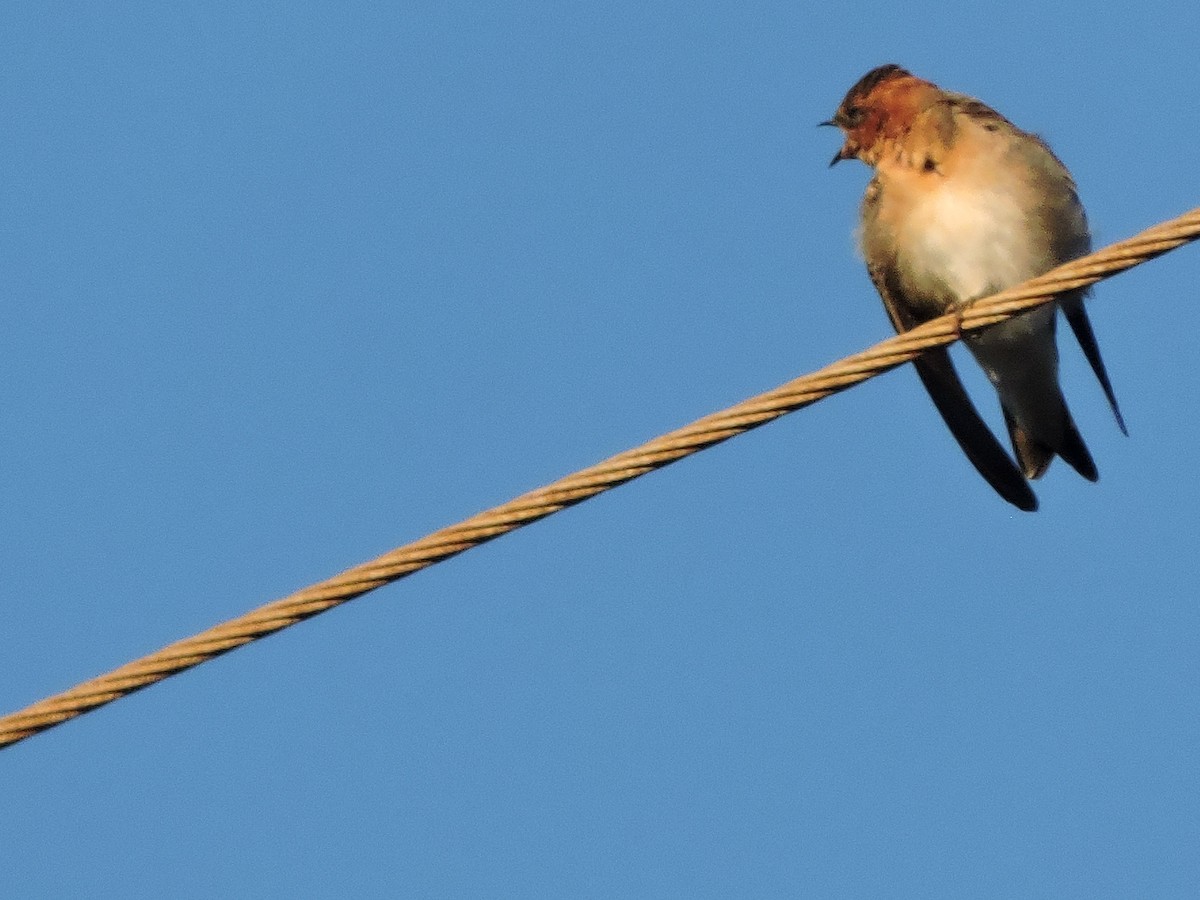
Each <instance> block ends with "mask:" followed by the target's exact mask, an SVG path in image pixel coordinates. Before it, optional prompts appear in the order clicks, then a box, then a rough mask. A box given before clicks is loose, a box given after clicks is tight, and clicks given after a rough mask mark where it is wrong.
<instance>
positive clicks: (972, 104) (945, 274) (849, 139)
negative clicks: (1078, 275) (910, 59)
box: [821, 65, 1128, 512]
mask: <svg viewBox="0 0 1200 900" xmlns="http://www.w3.org/2000/svg"><path fill="white" fill-rule="evenodd" d="M821 124H822V125H832V126H835V127H837V128H838V129H840V130H841V132H842V134H843V136H844V143H843V144H842V147H841V148H840V149H839V150H838V152H837V153H836V154H834V157H833V159H832V160H831V161H830V163H829V165H830V166H833V165H836V164H837V163H839V162H841V161H842V160H847V159H859V160H861V161H862V162H863V163H865V164H866V165H868V166H870V167H871V168H872V169H873V170H874V177H873V178H872V179H871V181H870V183H869V184H868V185H867V189H866V192H865V194H864V196H863V201H862V207H861V210H860V219H861V221H860V229H859V232H858V238H859V246H860V250H861V252H862V256H863V259H864V260H865V261H866V264H867V272H868V274H869V275H870V277H871V281H872V282H873V283H874V285H875V288H876V290H877V291H878V292H879V296H880V297H881V298H882V299H883V305H884V307H885V309H886V310H887V314H888V317H889V318H890V319H891V321H892V325H893V327H895V329H896V331H897V332H904V331H908V330H909V329H911V328H913V327H915V326H916V325H919V324H921V323H922V322H926V321H928V320H929V319H933V318H936V317H938V316H941V315H945V314H947V313H952V312H954V311H955V310H958V309H960V308H961V307H962V306H963V304H966V303H968V302H970V301H972V300H976V299H978V298H980V297H986V296H988V295H989V294H994V293H996V292H997V291H1000V290H1003V289H1004V288H1007V287H1011V286H1013V285H1016V284H1019V283H1020V282H1022V281H1025V280H1027V279H1029V278H1033V277H1034V276H1037V275H1041V274H1043V273H1044V272H1047V271H1049V270H1050V269H1052V268H1054V267H1055V266H1058V265H1061V264H1062V263H1065V262H1068V261H1069V260H1072V259H1075V258H1077V257H1079V256H1083V255H1085V254H1087V253H1089V252H1091V235H1090V233H1089V231H1088V224H1087V217H1086V215H1085V213H1084V210H1083V205H1082V203H1080V201H1079V195H1078V193H1077V191H1076V188H1075V182H1074V181H1073V180H1072V178H1071V174H1070V172H1068V171H1067V168H1066V166H1064V165H1063V164H1062V162H1060V161H1059V159H1058V157H1056V156H1055V155H1054V153H1053V152H1052V151H1051V150H1050V147H1049V146H1048V145H1047V144H1046V143H1045V141H1043V140H1042V139H1041V138H1039V137H1037V136H1036V135H1034V134H1030V133H1029V132H1026V131H1022V130H1021V129H1020V128H1018V127H1017V126H1015V125H1014V124H1013V123H1012V122H1010V121H1009V120H1008V119H1006V118H1004V116H1002V115H1000V113H998V112H996V111H995V110H994V109H992V108H991V107H989V106H986V105H985V104H983V103H981V102H980V101H978V100H975V99H973V98H971V97H968V96H966V95H964V94H956V93H951V92H949V91H944V90H942V89H941V88H939V87H938V86H937V85H935V84H933V83H931V82H929V81H924V80H923V79H920V78H917V77H916V76H914V75H912V74H910V73H909V72H907V71H905V70H904V69H902V68H901V67H900V66H897V65H886V66H880V67H879V68H876V69H872V70H871V71H870V72H868V73H867V74H866V75H864V76H863V77H862V78H861V79H859V81H858V82H857V83H856V84H855V85H854V86H853V87H852V88H850V91H849V93H847V94H846V97H845V99H844V100H842V102H841V105H840V106H839V107H838V109H837V112H836V113H835V114H834V116H833V118H832V119H830V120H829V121H828V122H822V123H821ZM1085 293H1086V292H1085V291H1083V290H1075V291H1070V292H1067V293H1065V294H1063V295H1062V296H1060V297H1059V298H1057V301H1056V304H1048V305H1046V306H1042V307H1039V308H1037V309H1034V310H1030V311H1029V312H1026V313H1022V314H1021V315H1019V316H1016V317H1014V318H1012V319H1009V320H1007V321H1005V322H1001V323H999V324H997V325H993V326H989V327H987V328H984V329H981V330H977V331H971V332H969V333H967V334H965V335H964V336H963V342H964V343H965V344H966V345H967V347H968V349H969V350H970V352H971V354H972V355H973V356H974V357H975V360H976V361H977V362H978V363H979V365H980V366H981V367H982V369H983V371H984V372H985V373H986V374H987V377H988V380H989V381H990V382H991V383H992V385H993V386H994V387H995V389H996V392H997V394H998V395H999V399H1000V407H1001V410H1002V412H1003V414H1004V423H1005V425H1006V426H1007V428H1008V434H1009V438H1010V441H1011V443H1012V448H1013V452H1014V454H1015V455H1016V462H1015V463H1014V462H1013V459H1012V457H1010V456H1009V455H1008V453H1007V452H1006V451H1005V449H1004V447H1003V446H1002V445H1001V444H1000V442H999V441H998V440H997V439H996V436H995V435H994V434H993V433H992V430H991V429H990V428H989V427H988V425H987V423H986V422H984V420H983V419H982V418H981V417H980V415H979V412H978V410H977V409H976V408H975V405H974V403H972V402H971V398H970V397H969V396H968V394H967V392H966V390H965V388H964V387H963V384H962V381H961V380H960V379H959V376H958V372H957V371H956V370H955V368H954V364H953V362H952V361H951V359H950V355H949V353H948V352H947V351H946V350H945V349H944V348H943V349H938V350H932V351H929V352H927V353H925V354H924V355H922V356H921V357H919V358H918V359H917V360H916V361H915V362H914V363H913V365H914V366H915V367H916V370H917V374H918V375H919V376H920V379H921V382H922V383H923V384H924V386H925V389H926V391H927V392H928V393H929V396H930V398H931V399H932V400H933V403H934V406H935V407H937V410H938V412H939V413H940V414H941V416H942V419H943V420H944V421H945V423H946V425H947V427H948V428H949V429H950V432H951V434H953V435H954V438H955V439H956V440H957V441H958V444H959V446H960V447H961V448H962V450H963V451H964V452H965V453H966V456H967V459H969V460H970V462H971V463H972V464H973V465H974V466H975V468H976V469H977V470H978V471H979V473H980V474H981V475H982V476H983V477H984V479H986V480H987V482H988V484H990V485H991V486H992V488H994V489H995V491H996V492H997V493H998V494H999V495H1000V496H1001V497H1003V498H1004V499H1005V500H1007V501H1008V502H1009V503H1011V504H1013V505H1014V506H1016V507H1017V508H1019V509H1022V510H1026V511H1029V512H1032V511H1033V510H1036V509H1037V497H1036V496H1035V495H1034V493H1033V490H1032V489H1031V488H1030V485H1029V480H1031V479H1036V478H1040V477H1041V476H1042V475H1043V474H1045V472H1046V469H1047V468H1048V467H1049V465H1050V463H1051V461H1052V460H1053V459H1054V457H1055V456H1059V457H1062V459H1063V460H1064V461H1065V462H1066V463H1067V464H1068V465H1070V466H1071V467H1072V468H1073V469H1075V471H1076V472H1078V473H1079V474H1080V475H1082V476H1083V477H1084V478H1086V479H1087V480H1088V481H1096V480H1097V478H1098V477H1099V474H1098V473H1097V471H1096V464H1095V462H1093V460H1092V456H1091V453H1089V452H1088V449H1087V445H1086V444H1084V442H1083V438H1082V437H1080V435H1079V431H1078V429H1077V428H1076V427H1075V423H1074V421H1073V420H1072V418H1071V414H1070V412H1069V411H1068V409H1067V403H1066V400H1065V398H1064V397H1063V393H1062V388H1061V387H1060V385H1059V381H1058V346H1057V343H1056V340H1055V326H1056V322H1057V310H1056V307H1057V308H1061V309H1062V311H1063V314H1064V316H1065V317H1066V320H1067V323H1068V324H1069V325H1070V327H1071V330H1072V331H1073V332H1074V334H1075V337H1076V339H1077V340H1078V341H1079V344H1080V346H1081V347H1082V348H1083V352H1084V356H1085V357H1086V358H1087V360H1088V363H1089V364H1090V365H1091V368H1092V371H1093V372H1094V373H1095V375H1096V378H1097V380H1098V381H1099V382H1100V386H1101V388H1102V389H1103V391H1104V395H1105V397H1106V398H1107V399H1108V403H1109V406H1110V407H1111V408H1112V411H1113V415H1114V417H1115V418H1116V421H1117V426H1118V427H1119V428H1120V429H1121V432H1122V433H1126V434H1127V433H1128V432H1127V431H1126V428H1125V420H1124V418H1123V417H1122V415H1121V410H1120V407H1119V406H1118V404H1117V398H1116V395H1115V394H1114V393H1113V389H1112V384H1111V382H1110V381H1109V378H1108V372H1107V371H1106V370H1105V367H1104V361H1103V359H1102V358H1101V356H1100V348H1099V345H1098V344H1097V342H1096V336H1095V333H1094V332H1093V330H1092V325H1091V322H1090V321H1089V320H1088V316H1087V312H1086V311H1085V310H1084V307H1083V300H1084V297H1085Z"/></svg>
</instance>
